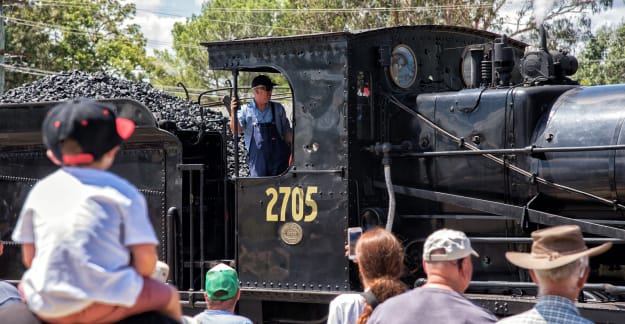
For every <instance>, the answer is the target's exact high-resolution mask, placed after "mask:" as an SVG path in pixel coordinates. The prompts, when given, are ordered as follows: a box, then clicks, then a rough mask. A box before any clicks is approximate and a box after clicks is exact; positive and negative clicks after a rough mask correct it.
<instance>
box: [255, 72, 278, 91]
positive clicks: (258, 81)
mask: <svg viewBox="0 0 625 324" xmlns="http://www.w3.org/2000/svg"><path fill="white" fill-rule="evenodd" d="M275 85H276V83H273V81H271V79H270V78H269V77H268V76H266V75H264V74H261V75H259V76H257V77H255V78H254V79H253V80H252V88H256V87H258V86H264V87H265V89H266V90H272V89H273V86H275Z"/></svg>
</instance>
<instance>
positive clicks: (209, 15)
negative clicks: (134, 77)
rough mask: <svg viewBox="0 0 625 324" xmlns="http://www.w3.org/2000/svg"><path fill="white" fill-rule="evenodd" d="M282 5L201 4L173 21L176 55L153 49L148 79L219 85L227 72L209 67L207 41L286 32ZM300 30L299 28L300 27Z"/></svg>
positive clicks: (262, 1) (252, 0)
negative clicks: (197, 11) (196, 11)
mask: <svg viewBox="0 0 625 324" xmlns="http://www.w3.org/2000/svg"><path fill="white" fill-rule="evenodd" d="M283 8H284V6H283V5H282V4H280V3H279V2H277V1H272V0H238V1H229V0H215V1H208V2H205V3H204V4H203V5H202V12H201V14H200V15H193V16H192V17H191V18H189V19H188V20H187V21H186V23H184V24H182V23H176V24H174V28H173V30H172V34H173V36H174V37H173V39H174V44H173V50H174V52H175V55H174V54H172V53H171V52H169V51H168V50H164V51H155V53H154V54H155V60H154V64H155V69H154V70H153V71H152V73H151V75H150V79H151V80H152V81H153V83H155V84H157V85H175V84H177V83H178V82H183V83H184V84H185V85H186V86H187V87H189V88H205V87H207V86H211V87H214V86H219V82H220V80H224V79H225V78H224V77H226V78H227V77H228V76H226V72H217V71H209V70H208V69H207V68H206V67H207V66H208V57H207V54H206V50H205V49H204V48H203V47H202V46H201V45H200V43H201V42H206V41H222V40H229V39H235V38H247V37H256V36H260V35H265V36H271V35H288V34H290V32H289V31H288V30H289V28H288V27H281V26H280V24H279V23H278V22H279V21H280V20H281V19H282V18H281V14H280V10H281V9H283ZM300 32H302V31H300Z"/></svg>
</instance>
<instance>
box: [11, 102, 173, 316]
mask: <svg viewBox="0 0 625 324" xmlns="http://www.w3.org/2000/svg"><path fill="white" fill-rule="evenodd" d="M134 128H135V127H134V123H133V122H132V121H131V120H129V119H125V118H117V117H116V116H115V113H114V109H113V107H112V106H110V105H108V104H105V103H100V102H96V101H93V100H88V99H76V100H72V101H68V102H66V103H62V104H60V105H57V106H56V107H54V108H53V109H52V110H51V111H50V112H49V113H48V115H47V116H46V118H45V120H44V122H43V127H42V133H43V141H44V143H45V145H46V147H47V155H48V157H49V158H50V160H52V161H53V162H54V163H55V164H57V165H59V166H61V168H60V169H59V170H57V171H56V172H54V173H52V174H50V175H49V176H47V177H45V178H44V179H42V180H41V181H39V182H38V183H37V184H36V185H35V186H34V187H33V189H32V190H31V192H30V193H29V195H28V197H27V199H26V201H25V203H24V206H23V208H22V211H21V213H20V216H19V219H18V221H17V224H16V227H15V230H14V232H13V237H12V238H13V240H14V241H16V242H20V243H22V253H23V262H24V265H25V266H26V268H28V270H27V271H26V272H25V273H24V275H23V277H22V280H21V283H20V289H21V292H22V293H23V296H24V298H25V300H26V302H27V303H28V307H29V308H30V310H31V311H32V312H33V313H35V314H36V315H37V316H38V317H39V318H41V319H42V320H44V321H46V322H49V323H111V322H116V321H119V320H121V319H123V318H126V317H129V316H131V315H134V314H138V313H143V312H148V311H159V312H161V313H162V314H165V315H167V316H169V317H171V318H173V319H175V320H176V321H180V319H181V317H182V316H181V315H182V314H181V308H180V304H179V297H178V292H177V290H176V289H175V288H174V287H171V286H169V285H167V284H165V283H161V282H159V281H157V280H154V279H151V278H149V276H150V275H151V274H152V272H153V271H154V267H155V265H156V261H157V254H156V245H157V244H158V240H157V238H156V235H155V233H154V229H153V228H152V225H151V223H150V221H149V218H148V214H147V208H146V202H145V198H144V197H143V196H142V195H141V193H140V192H139V191H138V190H137V188H136V187H135V186H133V185H132V184H130V183H129V182H127V181H126V180H124V179H122V178H120V177H119V176H117V175H115V174H113V173H111V172H109V171H107V170H108V169H109V168H110V167H111V165H112V164H113V161H114V160H115V155H116V154H117V152H118V151H119V149H120V145H121V143H122V142H123V141H124V140H125V139H128V138H129V137H130V136H131V135H132V133H133V132H134Z"/></svg>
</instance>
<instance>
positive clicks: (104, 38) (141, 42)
mask: <svg viewBox="0 0 625 324" xmlns="http://www.w3.org/2000/svg"><path fill="white" fill-rule="evenodd" d="M10 8H11V9H10V10H7V12H6V14H5V15H6V21H7V26H6V33H5V34H6V51H7V52H8V53H11V54H13V55H11V56H10V57H12V58H11V59H10V60H9V61H8V62H7V64H8V65H11V66H14V67H16V68H13V69H11V68H9V69H8V70H9V71H8V72H7V74H6V87H7V88H12V87H15V86H18V85H20V84H23V83H26V82H31V81H33V80H34V79H35V78H36V77H37V76H33V75H30V74H25V73H23V72H29V71H33V70H34V71H37V72H38V73H45V72H46V71H51V72H56V71H61V70H72V69H76V70H82V71H87V72H95V71H103V72H106V73H108V74H111V75H114V76H119V77H125V78H128V79H136V78H137V76H136V75H135V71H137V70H138V69H148V68H149V67H148V64H149V62H148V60H147V58H146V53H145V45H146V39H145V37H144V36H143V35H142V34H141V32H140V31H139V27H138V26H137V25H133V24H126V21H127V20H128V19H130V18H132V17H133V16H134V15H135V6H134V5H131V4H128V5H122V4H120V3H119V1H117V0H93V1H84V0H65V1H58V2H57V1H54V2H53V1H45V2H41V4H39V5H36V6H12V7H10ZM15 69H19V70H20V71H21V72H10V71H12V70H15Z"/></svg>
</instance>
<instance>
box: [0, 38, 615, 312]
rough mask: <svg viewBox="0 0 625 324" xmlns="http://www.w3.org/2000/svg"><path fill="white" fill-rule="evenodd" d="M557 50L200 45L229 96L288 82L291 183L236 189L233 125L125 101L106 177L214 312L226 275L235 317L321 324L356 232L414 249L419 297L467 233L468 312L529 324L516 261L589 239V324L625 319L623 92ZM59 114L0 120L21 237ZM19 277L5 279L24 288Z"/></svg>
mask: <svg viewBox="0 0 625 324" xmlns="http://www.w3.org/2000/svg"><path fill="white" fill-rule="evenodd" d="M546 44H547V41H546V33H544V32H542V38H541V42H540V44H539V46H537V48H536V49H529V47H528V46H527V45H526V44H524V43H522V42H519V41H515V40H513V39H509V38H507V37H505V36H501V35H495V34H492V33H488V32H483V31H477V30H472V29H466V28H461V27H450V26H404V27H393V28H382V29H374V30H368V31H362V32H338V33H323V34H312V35H300V36H289V37H271V38H257V39H242V40H233V41H222V42H210V43H203V44H202V45H203V46H205V47H206V49H207V51H208V62H209V68H211V69H214V70H223V71H231V72H232V80H231V82H232V84H234V87H233V89H231V91H232V94H233V95H239V94H240V93H242V90H241V89H239V86H238V85H239V84H240V83H239V82H238V81H239V80H238V78H239V76H240V74H241V73H254V74H256V73H266V74H270V75H271V76H277V75H278V74H279V75H280V76H281V77H282V78H283V80H284V82H285V83H286V84H288V88H289V90H290V95H289V96H288V98H287V100H285V101H286V102H285V105H287V106H289V107H291V109H290V110H291V111H290V115H291V121H292V124H293V132H294V144H293V147H292V162H291V165H290V166H289V168H288V170H287V171H285V172H284V173H283V174H281V175H279V176H275V177H262V178H251V177H243V176H236V175H237V174H238V172H235V176H233V177H230V176H228V173H227V169H228V165H227V164H228V162H227V159H226V155H227V150H226V146H227V145H232V144H229V143H232V142H229V141H228V138H229V136H232V135H231V134H228V133H226V128H225V122H224V128H223V131H222V132H215V131H207V130H203V129H200V130H199V131H191V130H181V129H176V128H159V127H158V125H159V124H157V121H156V119H154V117H153V116H150V114H149V111H148V110H147V109H146V108H145V107H143V106H142V105H141V104H139V103H136V102H133V101H129V100H126V101H113V103H114V104H115V105H116V106H117V107H118V113H119V114H120V115H122V116H125V117H128V118H132V119H135V120H136V121H138V124H139V125H140V127H139V128H138V131H137V134H136V135H134V136H133V137H132V138H131V139H130V141H128V143H126V144H124V147H123V150H122V151H121V155H120V158H119V163H118V164H116V165H115V166H114V169H113V170H114V171H115V172H118V173H120V174H121V175H122V176H124V177H127V178H129V179H130V180H131V181H132V182H133V183H134V184H136V185H137V186H138V187H139V188H140V189H141V190H142V192H144V194H145V195H146V197H147V198H148V202H149V204H150V206H151V207H150V215H151V219H152V222H153V224H154V226H155V228H156V230H157V233H160V235H161V245H160V247H159V253H160V256H161V258H162V259H163V260H165V261H167V263H168V264H169V265H170V267H171V268H172V271H171V273H170V281H171V282H172V283H173V284H175V285H177V286H178V288H179V289H180V293H181V296H182V299H183V304H184V305H185V307H186V310H187V311H188V312H199V311H200V310H201V309H202V307H203V306H204V304H203V302H202V298H201V292H202V291H201V289H202V287H203V274H204V272H205V271H206V270H207V269H208V268H209V266H210V265H211V264H214V263H215V262H220V261H226V262H231V263H232V264H233V265H234V266H236V268H237V270H238V271H239V278H240V281H241V282H240V285H241V289H242V295H241V296H242V297H241V301H240V303H239V312H240V313H242V314H244V315H246V316H248V317H250V318H252V319H253V320H254V321H255V322H258V323H261V322H262V323H321V322H324V321H325V318H326V316H327V304H328V302H329V301H330V300H331V299H332V298H333V297H334V296H336V295H337V294H340V293H344V292H348V291H355V290H359V289H361V285H360V281H359V279H358V275H357V271H356V269H355V265H354V264H353V263H351V261H349V260H348V258H347V257H345V255H344V245H345V244H346V239H347V235H346V234H347V228H349V227H353V226H361V227H363V228H365V229H367V228H370V227H372V226H385V227H387V228H389V229H391V230H392V231H393V232H394V233H395V234H396V235H397V236H398V237H399V238H400V239H401V240H402V241H403V243H404V245H405V249H406V253H407V255H408V258H407V259H408V261H407V262H408V265H407V269H408V272H407V273H406V275H405V278H404V280H405V281H406V282H407V283H409V284H410V285H411V286H412V285H418V284H419V283H420V282H422V278H424V273H423V271H422V269H421V268H420V267H421V251H420V250H421V246H422V245H423V241H424V239H425V238H426V237H427V236H428V235H429V234H430V233H431V232H433V231H434V230H436V229H439V228H443V227H447V228H453V229H458V230H462V231H464V232H466V233H467V235H468V236H469V237H470V238H471V241H472V243H473V245H474V247H475V249H476V250H477V251H479V253H480V258H479V259H477V260H474V265H473V269H474V274H473V282H472V283H471V286H470V288H469V291H468V296H469V297H470V298H471V299H473V300H474V301H476V302H477V303H479V304H481V305H482V306H484V307H487V308H489V309H490V310H492V311H493V312H494V313H495V314H497V315H498V316H507V315H511V314H515V313H518V312H521V311H523V310H526V309H528V308H530V307H531V306H532V301H533V298H532V296H533V295H535V294H536V287H535V286H534V285H533V284H531V283H530V282H531V280H530V278H529V276H528V274H527V272H526V271H525V270H522V269H518V268H516V267H514V266H513V265H511V264H509V263H508V262H507V261H506V259H505V258H504V253H505V252H506V251H528V250H529V247H530V244H531V239H530V238H529V233H530V232H532V231H533V230H535V229H538V228H542V227H545V226H552V225H560V224H576V225H579V226H580V227H581V228H582V230H583V232H584V236H585V237H586V241H587V244H588V245H589V246H593V245H596V244H599V243H603V242H608V241H609V242H613V243H614V247H613V248H612V249H611V250H610V251H608V252H607V253H605V254H603V255H601V256H598V257H595V258H593V259H592V260H591V262H590V267H591V274H590V279H589V284H587V286H586V288H585V290H584V294H583V296H580V301H582V302H580V304H579V306H580V309H581V311H582V314H583V315H584V316H586V317H588V318H591V319H593V320H594V321H596V322H603V323H616V322H620V321H623V319H624V318H625V316H624V314H625V313H623V311H622V308H623V307H624V306H625V301H624V299H623V294H625V283H624V281H625V268H624V265H625V259H623V257H622V254H623V252H624V250H623V245H622V243H623V239H625V230H624V229H623V227H624V225H625V218H624V215H623V210H624V209H625V197H623V196H624V195H625V171H621V170H624V167H625V165H624V164H625V155H624V154H625V153H624V151H623V149H625V138H623V137H624V136H625V130H624V129H623V122H624V121H625V109H624V108H623V107H624V105H625V85H612V86H592V87H582V86H579V85H577V84H576V82H575V81H574V73H575V71H576V69H577V61H576V59H575V58H574V57H573V56H570V55H568V54H567V53H566V52H564V51H558V52H556V51H549V50H548V49H547V46H546ZM51 105H52V104H20V105H4V106H2V107H0V114H2V116H3V117H2V118H0V160H2V161H3V162H2V165H1V166H0V171H1V172H2V174H1V175H0V181H2V182H3V183H2V186H1V188H3V189H1V190H2V192H3V196H4V197H5V198H4V200H5V205H7V206H10V207H7V210H9V211H10V212H9V213H8V214H9V217H8V219H9V223H10V222H11V221H14V219H15V217H16V216H15V215H16V214H17V212H19V206H20V205H21V203H22V202H23V199H24V197H25V194H26V193H27V192H28V189H29V188H30V185H31V184H32V183H33V182H34V181H36V179H39V178H41V177H43V176H45V175H46V174H48V173H49V172H50V171H51V170H52V168H53V166H52V165H51V164H49V163H48V162H46V160H45V154H43V146H42V143H41V136H40V133H39V125H40V122H41V120H42V119H43V116H44V113H45V111H46V110H47V109H49V107H50V106H51ZM24 116H29V118H25V117H24ZM17 121H19V122H17ZM160 125H167V123H160ZM235 151H236V150H235ZM238 162H239V163H244V161H238ZM16 260H19V259H18V258H17V256H16ZM14 264H15V265H13V266H12V267H13V268H14V269H15V271H13V272H11V275H9V276H13V277H12V278H9V279H17V278H18V274H19V271H20V269H19V267H20V266H19V265H18V263H17V261H16V262H15V263H14Z"/></svg>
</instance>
